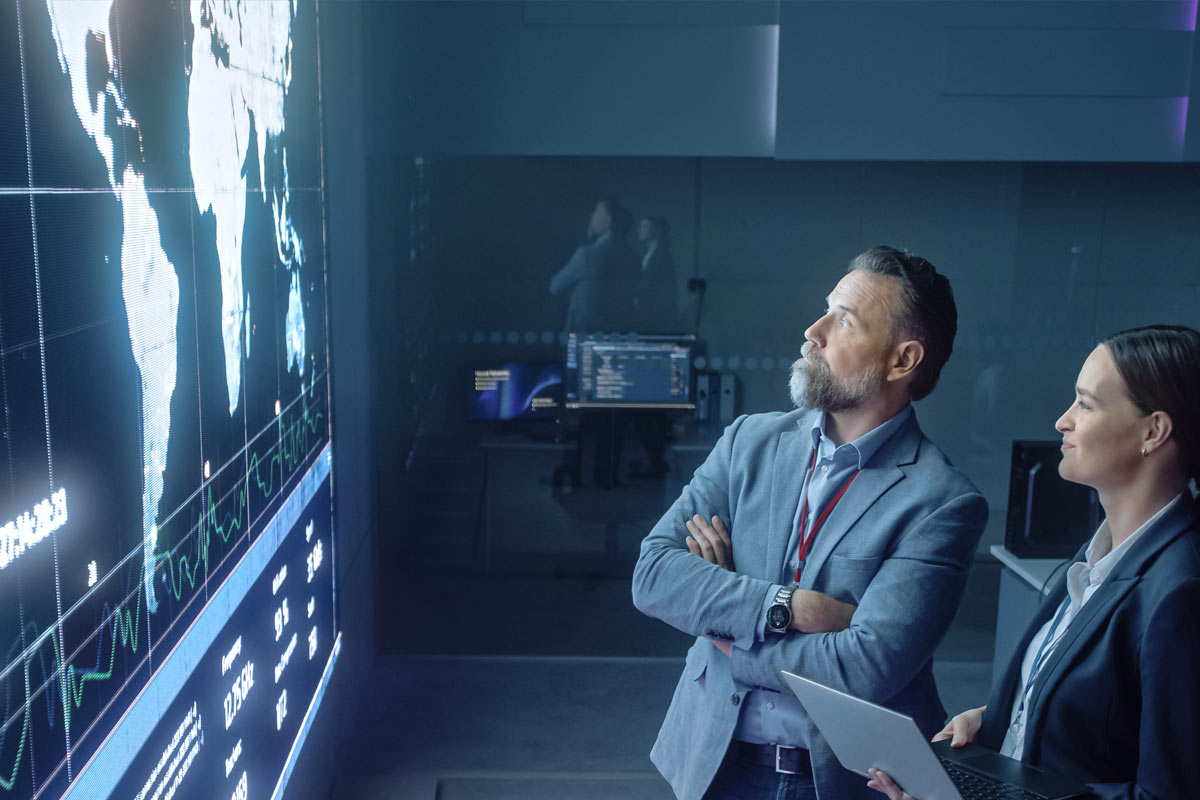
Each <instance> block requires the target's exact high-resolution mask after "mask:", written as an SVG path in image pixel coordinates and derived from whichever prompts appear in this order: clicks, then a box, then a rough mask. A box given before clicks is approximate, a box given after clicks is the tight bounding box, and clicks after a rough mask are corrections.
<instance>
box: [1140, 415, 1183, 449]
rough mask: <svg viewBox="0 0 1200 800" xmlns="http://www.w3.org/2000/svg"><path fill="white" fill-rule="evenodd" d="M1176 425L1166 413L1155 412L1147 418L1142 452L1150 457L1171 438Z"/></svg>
mask: <svg viewBox="0 0 1200 800" xmlns="http://www.w3.org/2000/svg"><path fill="white" fill-rule="evenodd" d="M1174 430H1175V423H1174V422H1173V421H1172V420H1171V415H1170V414H1168V413H1167V412H1165V411H1153V412H1151V413H1150V414H1149V416H1147V417H1146V428H1145V431H1144V432H1143V433H1142V452H1143V454H1144V455H1150V453H1152V452H1154V451H1155V450H1156V449H1158V448H1159V447H1162V446H1163V444H1165V443H1166V442H1167V440H1168V439H1170V438H1171V433H1172V431H1174Z"/></svg>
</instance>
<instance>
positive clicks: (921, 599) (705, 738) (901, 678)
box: [633, 247, 987, 800]
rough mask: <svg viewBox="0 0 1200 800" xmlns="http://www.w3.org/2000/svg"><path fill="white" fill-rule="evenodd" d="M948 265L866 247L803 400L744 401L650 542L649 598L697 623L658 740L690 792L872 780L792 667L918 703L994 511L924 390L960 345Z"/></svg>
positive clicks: (679, 785) (828, 320)
mask: <svg viewBox="0 0 1200 800" xmlns="http://www.w3.org/2000/svg"><path fill="white" fill-rule="evenodd" d="M957 328H958V312H957V310H956V308H955V304H954V296H953V294H952V292H951V290H950V283H949V281H948V280H947V279H946V278H945V276H943V275H941V274H939V273H938V272H937V270H936V269H934V267H933V265H932V264H930V263H929V262H928V261H926V260H925V259H923V258H919V257H916V256H913V255H910V254H909V253H906V252H901V251H899V250H895V249H893V248H891V247H873V248H871V249H870V250H868V251H866V252H865V253H862V254H861V255H859V256H858V257H856V258H855V259H854V260H853V261H852V262H851V264H850V268H849V270H848V271H847V273H846V274H845V275H844V276H843V277H842V279H841V280H840V281H839V282H838V284H837V286H836V287H834V289H833V291H832V292H831V293H830V295H829V297H828V299H827V309H826V311H825V313H824V314H823V315H822V316H821V317H820V318H819V319H818V320H816V321H815V322H814V323H813V324H812V325H811V326H810V327H809V328H808V330H806V331H805V333H804V338H805V342H804V345H803V348H802V350H801V354H802V357H801V358H800V359H798V360H797V361H796V362H795V363H794V364H793V365H792V373H791V394H792V401H793V403H794V404H795V405H796V406H797V410H795V411H792V412H789V413H779V412H776V413H769V414H753V415H749V416H742V417H740V418H739V419H737V420H735V421H734V422H733V424H731V425H730V426H729V427H728V428H727V429H726V430H725V433H724V434H723V435H722V436H721V439H720V440H719V441H718V442H717V444H716V446H715V447H714V449H713V451H712V453H711V454H710V455H709V456H708V458H707V460H706V461H705V462H704V464H703V465H701V467H700V468H699V469H698V470H696V473H695V476H694V477H693V478H692V480H691V482H690V483H689V484H688V486H686V487H685V488H684V490H683V494H682V495H681V496H680V497H679V499H678V500H677V501H675V503H674V504H673V505H672V506H671V508H670V510H669V511H668V512H667V513H666V515H665V516H664V517H663V518H662V519H661V520H660V521H659V522H658V524H657V525H655V526H654V528H653V530H651V532H650V534H649V535H648V536H647V537H646V539H645V540H644V541H643V542H642V546H641V553H640V556H639V558H638V562H637V566H636V567H635V568H634V575H633V600H634V604H635V605H636V606H637V607H638V609H640V610H641V611H642V612H643V613H645V614H648V615H650V616H652V617H655V618H657V619H660V620H662V621H664V622H666V623H667V624H669V625H671V626H673V627H675V628H677V629H679V630H681V631H684V632H687V633H690V634H692V635H694V636H696V637H697V638H696V642H695V644H693V645H692V647H691V649H690V650H689V651H688V654H687V662H686V665H685V666H684V670H683V675H682V676H681V677H680V679H679V683H678V685H677V686H676V689H675V695H674V698H673V699H672V701H671V706H670V708H669V709H668V711H667V716H666V719H665V721H664V722H663V725H662V729H661V730H660V731H659V735H658V740H657V741H656V742H655V745H654V749H653V750H652V751H651V759H652V760H653V761H654V763H655V765H656V766H657V767H658V768H659V770H660V771H661V772H662V774H663V775H664V776H665V777H666V779H667V780H668V782H670V784H671V786H672V788H673V789H674V790H675V793H676V795H677V796H678V797H680V798H684V799H685V800H692V798H702V797H703V798H709V799H710V800H711V799H715V798H738V800H748V799H753V798H759V797H762V798H768V797H769V798H772V799H773V800H774V799H775V798H779V800H784V798H789V799H790V798H803V799H805V800H807V799H808V798H816V797H818V796H819V797H821V798H836V800H844V799H845V798H857V797H863V798H867V797H871V796H872V795H873V793H872V792H871V791H870V790H869V789H867V788H866V787H865V784H864V782H863V781H862V779H861V778H860V777H858V776H856V775H855V774H853V773H851V772H849V771H847V770H845V769H843V768H842V767H841V766H840V765H839V763H838V762H837V760H836V758H835V757H834V755H833V753H832V751H831V750H830V749H829V747H828V745H827V744H826V743H825V741H824V740H823V739H822V738H821V735H820V733H819V732H818V731H817V729H816V728H815V726H814V725H813V724H812V723H811V722H810V721H809V719H808V717H807V715H806V714H805V713H804V709H803V707H802V706H801V705H800V704H799V703H798V702H797V701H796V699H795V697H794V696H792V695H791V693H790V692H788V691H787V689H786V688H785V687H784V686H783V681H782V678H781V677H780V671H781V670H787V671H789V672H793V673H796V674H798V675H802V676H804V677H806V678H810V679H812V680H815V681H818V682H820V683H823V684H825V685H827V686H832V687H834V688H836V689H840V690H841V691H844V692H848V693H850V694H853V695H856V696H858V697H861V698H863V699H866V700H869V701H872V702H875V703H881V704H883V705H886V706H889V707H891V708H893V709H895V710H897V711H899V712H901V713H904V714H907V715H909V716H911V717H913V718H914V719H915V720H916V721H917V724H918V725H919V726H920V727H921V728H922V730H923V731H924V732H925V733H926V735H927V736H932V735H933V734H934V733H935V732H936V731H938V730H939V729H940V728H941V726H942V724H943V721H944V719H945V709H944V708H943V706H942V703H941V700H940V699H939V697H938V692H937V687H936V686H935V684H934V679H933V671H932V663H933V662H932V656H933V651H934V648H935V647H936V646H937V644H938V642H940V641H941V639H942V637H943V635H944V634H945V633H946V630H947V628H948V627H949V626H950V623H951V621H952V620H953V619H954V614H955V611H956V610H957V608H958V605H959V602H960V601H961V599H962V596H963V591H964V589H965V586H966V581H967V575H968V572H969V570H970V566H971V563H972V560H973V557H974V554H975V549H976V546H977V544H978V541H979V537H980V535H981V534H982V533H983V528H984V525H985V524H986V522H987V503H986V501H985V500H984V498H983V496H982V495H981V494H980V492H979V490H978V489H976V488H975V486H974V485H972V483H971V482H970V481H969V480H968V479H967V478H966V477H965V476H964V475H963V474H962V473H961V472H959V471H958V470H957V469H955V468H954V467H953V466H951V464H950V462H949V461H948V460H947V458H946V457H945V455H943V454H942V452H941V451H940V450H938V448H937V447H936V446H935V445H934V444H933V443H932V442H931V441H929V439H927V438H925V436H924V435H923V434H922V433H921V429H920V427H919V426H918V425H917V419H916V415H915V413H914V411H913V408H912V401H914V400H920V399H921V398H923V397H925V396H926V395H928V394H929V393H930V392H931V391H932V390H933V388H934V386H935V385H936V384H937V380H938V376H939V374H940V372H941V369H942V366H943V365H944V364H945V363H946V360H947V359H948V358H949V357H950V352H951V350H952V348H953V344H954V335H955V333H956V331H957Z"/></svg>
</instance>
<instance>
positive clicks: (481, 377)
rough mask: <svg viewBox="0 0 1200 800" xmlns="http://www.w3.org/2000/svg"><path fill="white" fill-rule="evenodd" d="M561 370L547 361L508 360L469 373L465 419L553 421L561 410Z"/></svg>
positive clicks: (558, 365) (559, 365)
mask: <svg viewBox="0 0 1200 800" xmlns="http://www.w3.org/2000/svg"><path fill="white" fill-rule="evenodd" d="M562 390H563V367H562V364H560V363H558V362H549V361H509V362H505V363H501V364H493V365H489V366H481V367H479V368H477V369H474V370H472V371H471V376H470V384H469V386H468V389H467V419H469V420H472V421H475V422H528V421H539V420H540V421H550V422H552V421H555V420H557V419H558V414H559V410H560V409H561V408H562V403H563V400H562V396H563V391H562Z"/></svg>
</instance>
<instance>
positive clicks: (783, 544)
mask: <svg viewBox="0 0 1200 800" xmlns="http://www.w3.org/2000/svg"><path fill="white" fill-rule="evenodd" d="M816 413H818V412H809V413H807V414H804V415H802V416H801V417H800V418H799V419H798V420H796V430H794V431H788V432H786V433H784V434H781V435H780V437H779V442H778V445H777V446H776V448H775V464H774V465H773V468H772V470H771V519H770V520H768V523H767V545H766V547H765V548H764V555H765V557H766V561H765V562H764V566H763V574H764V575H765V577H766V578H767V579H768V580H771V581H777V580H779V579H780V573H777V572H776V570H781V569H782V567H781V566H780V565H782V564H784V563H786V562H787V560H788V558H789V554H787V553H785V551H786V550H787V546H788V539H790V538H791V536H792V523H793V522H794V521H795V519H796V508H797V506H798V505H799V504H800V491H801V489H803V488H804V471H805V470H806V469H808V461H809V459H810V458H812V435H811V434H810V431H811V430H812V426H813V421H814V420H815V419H816V417H815V414H816Z"/></svg>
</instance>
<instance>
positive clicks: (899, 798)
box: [867, 767, 916, 800]
mask: <svg viewBox="0 0 1200 800" xmlns="http://www.w3.org/2000/svg"><path fill="white" fill-rule="evenodd" d="M867 772H869V773H871V780H870V781H868V782H867V786H870V787H871V788H872V789H874V790H875V791H877V792H883V793H884V794H886V795H887V796H888V797H889V798H891V800H916V798H914V797H913V796H912V795H911V794H908V793H907V792H905V791H904V790H903V789H901V788H900V787H899V786H897V785H896V782H895V781H894V780H892V776H891V775H888V774H887V773H886V772H884V771H883V770H881V769H875V768H874V767H871V768H870V769H869V770H867Z"/></svg>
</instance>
